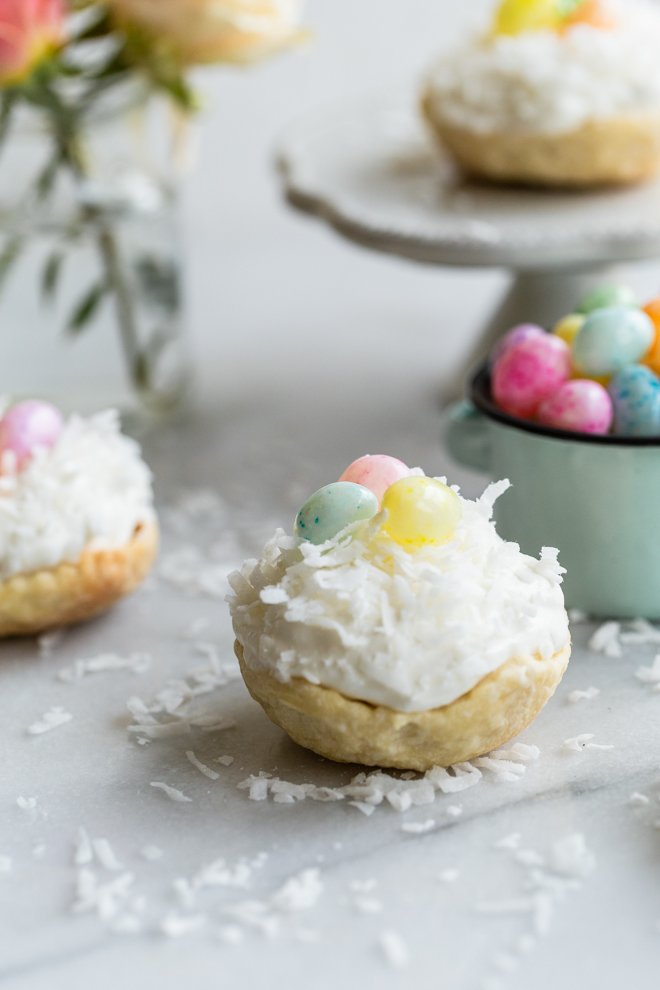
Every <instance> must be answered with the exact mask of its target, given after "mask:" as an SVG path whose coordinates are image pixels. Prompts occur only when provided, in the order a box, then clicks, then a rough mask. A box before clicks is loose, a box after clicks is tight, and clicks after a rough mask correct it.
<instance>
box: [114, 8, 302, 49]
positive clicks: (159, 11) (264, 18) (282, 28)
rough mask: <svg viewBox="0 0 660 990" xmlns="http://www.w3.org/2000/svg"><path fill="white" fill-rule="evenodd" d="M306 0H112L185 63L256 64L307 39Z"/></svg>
mask: <svg viewBox="0 0 660 990" xmlns="http://www.w3.org/2000/svg"><path fill="white" fill-rule="evenodd" d="M302 2H303V0H108V3H109V6H110V8H111V9H112V11H113V12H114V15H115V17H116V18H117V20H118V21H119V22H120V23H121V24H122V25H123V26H124V27H126V26H131V25H132V26H133V27H135V28H139V29H141V30H143V31H145V32H147V33H148V34H149V35H151V37H152V38H153V39H154V42H155V43H158V42H160V43H162V44H163V45H165V46H166V47H167V49H168V50H169V51H170V52H171V53H173V54H174V55H175V57H176V58H177V59H178V60H179V61H180V62H181V64H183V65H199V64H202V63H208V62H252V61H255V60H256V59H259V58H262V57H263V56H265V55H270V54H271V53H273V52H275V51H278V50H279V49H281V48H285V47H286V46H287V45H289V44H291V43H292V42H295V41H296V40H297V39H298V38H300V37H301V31H300V29H299V23H300V13H301V9H302Z"/></svg>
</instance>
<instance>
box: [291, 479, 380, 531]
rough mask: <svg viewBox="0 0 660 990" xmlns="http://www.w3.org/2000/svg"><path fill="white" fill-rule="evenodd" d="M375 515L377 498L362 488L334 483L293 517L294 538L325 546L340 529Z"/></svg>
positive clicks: (339, 482)
mask: <svg viewBox="0 0 660 990" xmlns="http://www.w3.org/2000/svg"><path fill="white" fill-rule="evenodd" d="M377 512H378V499H377V498H376V496H375V495H374V493H373V492H371V491H369V489H368V488H365V487H364V486H363V485H355V484H353V482H351V481H335V482H333V483H332V484H331V485H326V486H325V487H324V488H319V490H318V491H317V492H314V494H313V495H310V497H309V498H308V499H307V501H306V502H305V504H304V505H303V507H302V509H301V510H300V511H299V513H298V515H297V516H296V522H295V531H296V535H297V536H299V537H300V538H301V539H302V540H308V541H309V543H325V542H326V540H331V539H332V537H333V536H336V535H337V533H341V531H342V529H346V527H347V526H350V525H351V523H355V522H359V521H360V520H361V519H362V520H364V519H371V517H372V516H375V515H376V513H377Z"/></svg>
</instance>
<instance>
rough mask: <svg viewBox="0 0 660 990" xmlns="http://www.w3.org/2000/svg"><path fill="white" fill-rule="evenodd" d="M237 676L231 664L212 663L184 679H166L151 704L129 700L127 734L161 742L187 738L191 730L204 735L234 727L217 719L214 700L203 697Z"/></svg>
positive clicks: (238, 675)
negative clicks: (173, 737)
mask: <svg viewBox="0 0 660 990" xmlns="http://www.w3.org/2000/svg"><path fill="white" fill-rule="evenodd" d="M238 677H240V670H239V668H238V665H237V664H236V663H235V662H234V661H232V662H231V663H226V664H216V663H215V662H212V663H211V664H210V665H209V666H206V667H199V668H197V669H195V670H193V671H192V672H191V673H190V674H189V675H188V677H186V678H185V679H172V680H168V681H167V682H166V683H165V686H164V687H163V688H162V689H161V690H160V691H159V692H158V694H157V695H156V697H155V698H154V700H153V701H152V702H149V703H147V702H145V701H143V700H142V698H139V697H136V696H133V697H131V698H129V699H128V701H127V707H128V710H129V712H130V713H131V715H132V718H133V720H132V722H131V724H130V725H129V726H128V731H129V733H131V734H134V735H136V736H141V737H144V738H150V739H165V738H169V737H172V736H179V735H189V734H190V733H191V732H192V730H193V729H195V728H197V729H201V730H202V731H204V732H220V731H223V730H225V729H232V728H234V727H235V726H236V722H235V720H234V719H232V718H225V717H222V716H220V717H219V716H218V711H217V698H215V697H206V696H209V695H215V694H216V693H217V692H218V691H220V690H222V688H225V687H227V685H228V684H231V683H232V682H233V681H235V680H236V679H237V678H238ZM205 701H206V703H207V704H206V707H205V704H204V702H205Z"/></svg>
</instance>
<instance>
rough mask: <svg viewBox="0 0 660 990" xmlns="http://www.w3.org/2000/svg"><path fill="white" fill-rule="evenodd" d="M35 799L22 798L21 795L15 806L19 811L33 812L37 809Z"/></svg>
mask: <svg viewBox="0 0 660 990" xmlns="http://www.w3.org/2000/svg"><path fill="white" fill-rule="evenodd" d="M37 800H38V799H37V798H36V797H24V796H23V795H22V794H19V796H18V797H17V798H16V804H17V805H18V807H19V808H20V809H21V811H34V810H35V809H36V807H37Z"/></svg>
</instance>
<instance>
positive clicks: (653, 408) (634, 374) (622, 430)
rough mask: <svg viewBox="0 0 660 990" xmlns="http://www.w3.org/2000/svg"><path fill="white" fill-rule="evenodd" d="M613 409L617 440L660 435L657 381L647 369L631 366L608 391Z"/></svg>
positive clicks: (658, 384)
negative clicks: (619, 437) (621, 437)
mask: <svg viewBox="0 0 660 990" xmlns="http://www.w3.org/2000/svg"><path fill="white" fill-rule="evenodd" d="M608 391H609V393H610V395H611V397H612V402H613V405H614V432H615V433H616V434H618V435H619V436H628V437H649V436H655V435H660V379H659V378H658V377H657V375H654V374H653V372H652V371H651V369H650V368H645V367H644V365H641V364H632V365H630V366H629V367H628V368H624V369H623V371H620V372H619V374H618V375H616V376H615V377H614V378H613V379H612V381H611V382H610V385H609V389H608Z"/></svg>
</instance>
